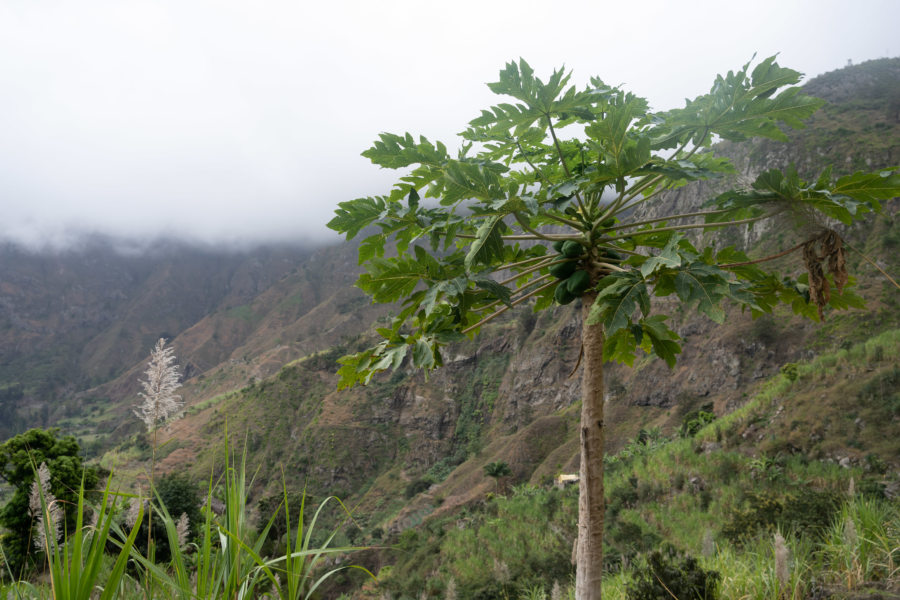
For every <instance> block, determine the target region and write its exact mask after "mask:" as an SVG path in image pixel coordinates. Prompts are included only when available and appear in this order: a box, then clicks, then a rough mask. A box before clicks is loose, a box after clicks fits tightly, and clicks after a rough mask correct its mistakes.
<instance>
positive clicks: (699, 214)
mask: <svg viewBox="0 0 900 600" xmlns="http://www.w3.org/2000/svg"><path fill="white" fill-rule="evenodd" d="M729 210H731V209H730V208H723V209H722V210H706V211H699V212H693V213H682V214H680V215H671V216H668V217H659V218H656V219H647V220H645V221H635V222H634V223H627V224H625V225H617V226H615V227H610V228H609V229H607V231H617V230H619V229H630V228H632V227H640V226H641V225H649V224H650V223H659V222H661V221H671V220H672V219H690V218H692V217H705V216H707V215H720V214H722V213H726V212H728V211H729Z"/></svg>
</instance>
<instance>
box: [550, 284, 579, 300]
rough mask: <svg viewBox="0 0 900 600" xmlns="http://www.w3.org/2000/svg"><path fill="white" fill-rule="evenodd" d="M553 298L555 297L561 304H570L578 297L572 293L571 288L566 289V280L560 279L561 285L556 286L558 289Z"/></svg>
mask: <svg viewBox="0 0 900 600" xmlns="http://www.w3.org/2000/svg"><path fill="white" fill-rule="evenodd" d="M553 298H555V299H556V301H557V302H558V303H559V304H569V303H570V302H572V300H574V299H575V298H576V297H575V296H573V295H572V294H570V293H569V290H568V289H566V282H565V281H560V282H559V285H558V286H556V291H555V292H553Z"/></svg>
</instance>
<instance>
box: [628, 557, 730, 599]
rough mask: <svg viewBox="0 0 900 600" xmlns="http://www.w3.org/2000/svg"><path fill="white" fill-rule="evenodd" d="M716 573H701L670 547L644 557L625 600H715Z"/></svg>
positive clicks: (694, 563)
mask: <svg viewBox="0 0 900 600" xmlns="http://www.w3.org/2000/svg"><path fill="white" fill-rule="evenodd" d="M720 579H721V576H720V575H719V573H718V572H717V571H713V570H709V571H707V570H705V569H703V567H701V566H700V563H699V562H697V559H695V558H694V557H693V556H690V555H686V554H685V555H682V554H680V553H678V552H677V551H676V550H675V549H674V548H673V547H672V546H669V545H666V547H665V548H663V550H662V551H659V550H657V551H654V552H651V553H650V554H649V555H647V556H646V557H645V559H644V561H643V564H640V565H639V566H637V567H635V569H634V571H633V572H632V581H631V582H630V583H629V584H628V586H627V588H626V593H625V597H626V598H627V599H628V600H672V598H673V597H675V598H679V599H681V600H716V599H717V598H718V597H719V580H720Z"/></svg>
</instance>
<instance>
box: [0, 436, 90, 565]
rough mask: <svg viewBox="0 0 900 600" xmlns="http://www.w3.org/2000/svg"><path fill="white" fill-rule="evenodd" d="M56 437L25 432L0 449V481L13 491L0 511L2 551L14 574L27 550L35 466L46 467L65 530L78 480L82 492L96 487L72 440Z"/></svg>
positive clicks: (72, 516)
mask: <svg viewBox="0 0 900 600" xmlns="http://www.w3.org/2000/svg"><path fill="white" fill-rule="evenodd" d="M58 434H59V430H57V429H47V430H45V429H29V430H28V431H26V432H25V433H20V434H19V435H17V436H15V437H13V438H10V439H9V440H7V441H6V442H4V443H3V444H2V445H0V477H2V478H3V479H4V480H5V481H6V482H7V483H8V484H9V485H11V486H12V487H14V488H15V493H14V494H13V496H12V498H10V500H9V501H8V502H7V503H6V506H4V507H3V509H2V510H0V524H2V525H3V526H4V527H6V528H7V529H9V531H10V533H9V534H8V535H7V536H4V538H3V551H4V553H5V555H6V558H7V560H8V561H9V564H10V568H11V569H12V570H13V572H14V573H16V574H19V573H20V569H21V568H22V567H23V566H24V565H25V564H26V559H27V557H28V555H29V552H30V550H31V549H30V547H29V543H30V541H31V533H32V516H31V513H30V512H29V510H28V500H29V494H30V491H31V483H32V482H33V481H34V478H35V472H36V471H37V468H38V466H39V465H40V464H41V463H46V465H47V468H48V469H49V471H50V475H51V478H50V487H51V492H52V494H53V495H54V496H55V497H56V498H57V499H59V501H60V504H61V505H62V506H63V507H64V508H65V514H66V523H67V525H68V526H71V525H72V524H73V523H74V522H75V517H76V515H75V509H76V507H77V506H78V490H79V487H80V486H81V483H82V478H84V489H85V490H92V489H94V487H95V486H96V485H97V480H98V476H97V473H96V471H95V470H94V469H92V468H85V466H84V463H83V462H82V460H81V456H80V454H79V453H80V450H81V449H80V447H79V446H78V442H77V441H75V438H74V437H72V436H64V437H59V436H58Z"/></svg>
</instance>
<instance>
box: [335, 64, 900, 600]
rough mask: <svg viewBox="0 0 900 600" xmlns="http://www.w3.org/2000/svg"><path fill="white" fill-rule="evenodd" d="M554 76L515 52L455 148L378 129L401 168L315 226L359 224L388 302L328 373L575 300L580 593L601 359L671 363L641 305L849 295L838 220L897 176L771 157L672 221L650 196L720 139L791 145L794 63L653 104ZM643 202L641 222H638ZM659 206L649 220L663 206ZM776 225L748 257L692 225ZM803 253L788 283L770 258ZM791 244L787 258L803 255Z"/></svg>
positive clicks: (346, 373)
mask: <svg viewBox="0 0 900 600" xmlns="http://www.w3.org/2000/svg"><path fill="white" fill-rule="evenodd" d="M570 77H571V73H568V72H565V71H564V70H562V69H560V70H556V71H554V72H553V73H552V75H550V77H549V78H548V79H547V81H546V82H545V81H543V80H542V79H540V78H538V77H536V76H535V75H534V72H533V70H532V69H531V67H529V65H528V64H527V63H526V62H525V61H524V60H519V61H518V62H511V63H509V64H507V65H506V67H505V68H504V69H503V70H502V71H501V72H500V77H499V80H498V81H497V82H495V83H490V84H488V86H489V87H490V89H491V90H492V91H493V92H495V93H496V94H499V95H501V96H507V97H510V99H509V101H508V102H503V103H499V104H497V105H496V106H492V107H491V108H490V109H488V110H483V111H482V112H481V115H480V116H478V117H476V118H475V119H474V120H472V121H471V122H470V123H469V126H468V128H467V129H466V130H465V131H463V132H462V133H461V134H460V136H461V138H462V140H461V146H460V149H459V150H458V151H455V152H454V153H451V152H450V151H449V150H448V148H447V146H446V145H444V144H443V143H441V142H437V141H430V140H428V139H426V138H424V137H418V138H414V137H413V136H412V135H410V134H408V133H407V134H405V135H396V134H392V133H383V134H381V135H380V136H379V139H378V140H377V141H376V142H375V143H374V145H373V146H372V147H371V148H369V149H368V150H366V151H365V152H363V156H365V157H367V158H369V159H370V160H371V161H372V162H374V163H375V164H377V165H380V166H381V167H384V168H390V169H400V170H402V173H401V175H400V176H399V177H398V183H397V184H396V185H395V186H394V187H393V188H392V189H391V190H390V191H389V192H388V193H387V194H386V195H382V196H373V197H366V198H358V199H355V200H350V201H347V202H342V203H340V204H339V207H338V208H337V210H336V216H335V217H334V218H333V220H332V221H331V222H330V223H329V227H331V228H332V229H334V230H336V231H338V232H340V233H342V234H345V235H346V237H347V239H352V238H354V237H356V236H357V235H359V234H360V233H363V234H364V239H362V241H361V242H360V245H359V260H360V263H361V264H364V265H365V270H366V271H365V272H364V273H363V274H362V275H360V277H359V280H358V282H357V285H358V286H359V287H360V288H361V289H362V290H363V291H365V292H366V293H368V294H369V295H371V297H372V298H373V300H374V301H375V302H387V303H397V306H398V308H397V314H396V316H395V317H394V318H393V320H392V321H391V323H390V325H389V326H387V327H381V328H378V329H377V332H378V334H379V335H380V336H381V338H383V339H381V341H380V342H378V343H377V345H375V346H374V347H372V348H369V349H367V350H364V351H361V352H358V353H356V354H352V355H348V356H345V357H343V358H342V359H340V363H341V367H340V369H339V386H340V387H342V388H343V387H348V386H352V385H355V384H360V383H361V384H365V383H368V382H369V381H370V379H371V378H372V376H373V375H374V374H375V373H377V372H379V371H384V370H387V369H392V368H397V367H399V366H400V365H401V364H404V361H409V362H411V364H412V365H413V366H414V367H417V368H421V369H424V370H425V371H426V372H427V371H429V370H431V369H435V368H437V367H440V366H441V364H442V349H444V348H445V347H446V346H447V345H448V344H452V343H454V342H456V341H458V340H460V339H462V338H463V337H464V336H474V335H476V334H478V332H479V331H480V330H481V328H482V327H483V326H484V325H485V324H486V323H488V322H489V321H491V320H492V319H495V318H496V317H498V316H499V315H501V314H503V313H504V312H506V311H508V310H510V309H511V308H513V307H515V306H517V305H521V304H526V303H527V304H530V305H531V306H532V308H533V310H534V311H541V310H544V309H548V308H551V307H552V306H554V305H555V304H567V303H570V302H573V301H575V300H576V299H577V300H580V303H581V316H582V321H581V322H582V333H581V335H582V350H581V356H580V361H581V367H582V374H581V377H582V388H581V394H582V399H581V400H582V404H581V432H580V435H581V467H580V483H579V485H580V489H579V493H580V500H579V517H578V519H579V523H578V538H577V542H576V543H577V549H576V597H577V598H579V599H587V598H591V599H593V598H600V580H601V575H602V560H601V549H602V533H603V460H602V458H603V365H604V363H605V362H607V361H617V362H622V363H626V364H629V365H630V364H632V362H633V361H634V359H635V357H636V356H638V355H643V354H644V353H646V354H652V355H656V356H658V357H659V358H661V359H663V360H664V361H666V363H667V364H668V365H669V366H670V367H671V366H673V365H674V364H675V362H676V358H677V355H678V353H679V352H680V345H679V337H678V335H677V334H676V333H675V332H674V331H673V330H672V329H671V328H670V327H669V326H668V325H667V321H668V315H667V314H665V312H660V311H659V307H657V309H656V310H653V309H652V308H651V298H652V297H653V296H657V297H666V296H671V297H673V298H675V299H677V302H667V303H665V306H668V307H673V306H678V305H679V304H680V305H682V306H685V305H690V306H695V307H696V310H699V311H700V312H701V313H703V314H704V315H706V316H708V317H709V318H711V319H713V320H714V321H717V322H720V323H721V322H722V321H723V319H724V317H725V312H724V308H723V305H724V303H725V302H733V303H736V304H737V305H740V306H741V307H743V308H745V309H748V310H749V311H751V312H752V313H753V314H754V315H759V314H763V313H768V312H771V311H772V310H773V308H774V307H775V306H776V305H777V304H779V303H786V304H787V305H789V306H790V307H792V308H793V310H794V311H795V312H797V313H799V314H802V315H805V316H808V317H810V318H813V319H820V318H822V315H823V314H824V312H823V311H826V310H830V309H831V308H837V309H841V308H846V307H848V306H855V305H859V303H860V302H859V299H858V298H857V297H855V296H853V295H852V294H851V293H850V292H849V291H845V289H844V288H845V286H846V285H847V283H848V275H847V270H846V266H845V262H844V261H845V252H846V250H845V248H846V245H845V244H844V243H843V240H842V238H841V236H840V235H839V234H838V233H837V232H836V231H835V229H834V225H833V224H835V223H837V222H840V223H843V224H850V223H852V222H853V221H854V220H856V219H859V218H860V217H862V216H864V215H865V214H866V213H870V212H872V211H877V210H878V209H879V208H880V201H882V200H885V199H888V198H891V197H893V196H895V195H898V190H900V175H898V174H897V173H896V171H895V170H887V171H882V172H876V173H856V174H853V175H848V176H845V177H841V178H834V177H832V175H831V172H830V170H828V169H826V170H825V171H824V172H823V173H822V174H821V175H820V176H819V177H818V178H816V180H815V181H810V182H808V181H804V180H803V179H801V178H800V176H799V175H798V173H797V172H796V170H794V169H793V168H788V169H786V170H784V171H779V170H769V171H766V172H764V173H762V174H760V175H759V176H758V177H757V178H756V180H755V181H753V182H752V184H751V185H746V186H744V187H740V188H737V189H733V190H730V191H726V192H724V193H719V194H715V195H714V196H712V197H710V198H709V199H708V200H707V201H706V203H705V204H704V205H703V206H702V207H700V208H698V209H696V210H695V209H691V210H692V211H691V212H686V213H683V214H675V213H673V212H672V211H671V210H667V208H666V207H665V206H661V207H660V206H656V207H655V209H654V210H648V209H649V208H654V205H659V204H660V203H662V202H664V201H665V198H666V195H665V193H666V192H667V191H669V190H672V189H674V188H677V187H679V186H683V185H685V184H688V183H690V182H696V181H704V180H712V179H722V180H723V181H725V182H727V181H731V179H729V178H727V176H728V175H731V174H734V173H735V167H734V165H732V163H731V162H730V161H729V160H728V159H727V158H723V157H720V156H716V155H715V154H714V152H713V144H714V143H715V142H716V141H717V140H719V139H723V140H732V141H736V142H741V141H745V140H749V139H751V138H755V137H763V138H769V139H772V140H780V141H786V140H787V136H786V135H785V133H784V130H785V129H786V128H791V127H793V128H797V127H802V126H803V120H804V119H807V118H808V117H809V116H810V115H812V114H813V112H814V111H816V110H817V109H818V108H819V107H820V106H821V105H822V101H821V100H818V99H815V98H812V97H808V96H806V95H804V94H803V93H801V91H800V89H799V88H797V87H794V86H795V84H796V83H798V82H799V80H800V73H798V72H796V71H793V70H791V69H787V68H783V67H781V66H779V65H778V64H777V63H776V62H775V57H771V58H768V59H766V60H763V61H761V62H759V63H758V64H756V65H755V66H753V67H752V68H751V63H748V64H747V65H744V66H743V68H741V69H739V70H737V71H734V72H729V73H728V74H727V75H726V76H719V77H717V78H716V80H715V82H714V84H713V86H712V89H711V90H710V91H709V93H707V94H704V95H701V96H699V97H697V98H696V99H694V100H690V101H687V102H686V104H685V106H684V107H683V108H678V109H674V110H668V111H665V112H651V111H650V110H649V108H648V104H647V101H646V100H645V99H643V98H641V97H638V96H636V95H634V94H632V93H630V92H627V91H625V90H623V89H620V88H619V87H614V86H609V85H606V84H605V83H604V82H603V81H601V80H600V79H598V78H593V79H591V80H590V83H589V84H588V85H586V86H584V87H582V88H579V87H576V86H574V85H570V84H569V80H570ZM652 215H655V216H652ZM660 215H662V216H660ZM766 219H779V220H782V221H784V222H785V223H786V224H787V225H788V226H790V227H793V230H794V231H795V232H796V236H795V237H796V238H797V239H795V240H794V245H793V246H792V247H791V248H786V249H783V250H782V249H779V251H778V252H777V253H775V254H773V255H772V256H767V257H763V258H758V259H755V260H751V259H750V258H749V257H748V256H746V255H745V254H744V252H743V251H741V250H740V249H738V248H735V247H717V245H716V243H715V239H716V238H715V237H713V236H710V235H707V232H712V231H715V230H719V229H723V228H728V227H732V228H736V227H751V226H752V225H753V224H754V223H757V222H759V221H763V220H766ZM791 252H797V253H798V260H802V262H803V264H805V267H806V270H807V273H803V274H802V275H801V276H800V277H798V278H797V279H792V278H790V277H782V276H781V275H779V274H776V273H773V272H770V271H767V270H765V269H764V268H763V265H764V264H765V263H766V261H767V260H769V259H772V258H777V257H781V256H784V255H788V254H791ZM800 257H802V258H800Z"/></svg>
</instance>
